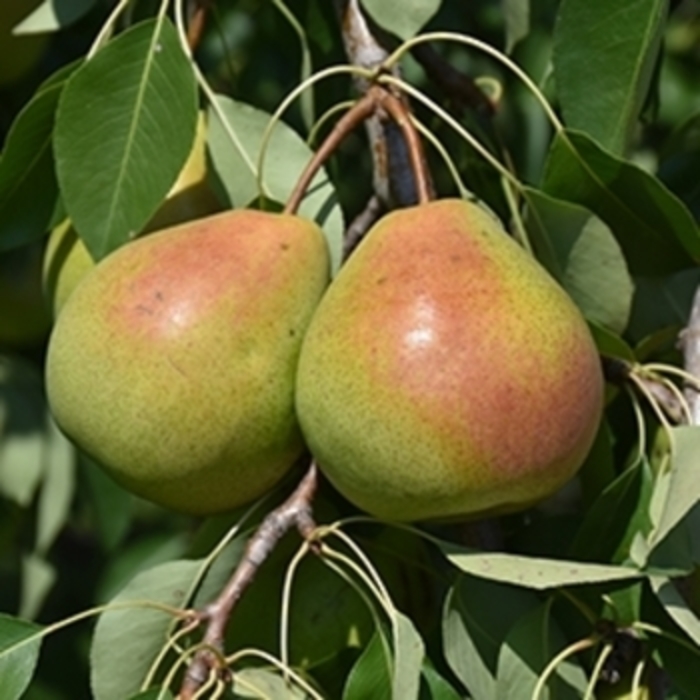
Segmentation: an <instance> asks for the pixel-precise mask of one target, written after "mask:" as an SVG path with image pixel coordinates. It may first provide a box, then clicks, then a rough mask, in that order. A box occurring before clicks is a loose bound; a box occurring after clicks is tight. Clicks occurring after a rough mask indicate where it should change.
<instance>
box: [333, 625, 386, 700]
mask: <svg viewBox="0 0 700 700" xmlns="http://www.w3.org/2000/svg"><path fill="white" fill-rule="evenodd" d="M391 697H392V695H391V658H390V650H389V649H388V642H387V640H386V639H385V638H384V637H383V632H382V631H381V630H377V631H376V632H375V634H374V636H373V637H372V639H371V640H370V642H369V644H367V646H366V647H365V648H364V650H363V652H362V654H361V655H360V658H359V659H358V660H357V661H356V663H355V665H354V666H353V667H352V669H351V671H350V673H349V674H348V677H347V680H346V682H345V688H344V690H343V700H365V698H372V699H373V700H390V698H391Z"/></svg>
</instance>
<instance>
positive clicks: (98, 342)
mask: <svg viewBox="0 0 700 700" xmlns="http://www.w3.org/2000/svg"><path fill="white" fill-rule="evenodd" d="M328 277H329V256H328V251H327V247H326V243H325V239H324V237H323V233H322V232H321V230H320V229H319V228H318V226H316V224H314V223H313V222H311V221H307V220H306V219H303V218H301V217H297V216H292V215H285V214H273V213H266V212H258V211H252V210H236V211H229V212H224V213H221V214H216V215H213V216H210V217H206V218H204V219H200V220H197V221H193V222H189V223H186V224H182V225H180V226H177V227H174V228H171V229H166V230H163V231H159V232H156V233H153V234H151V235H149V236H145V237H143V238H139V239H138V240H136V241H134V242H132V243H129V244H127V245H125V246H123V247H121V248H119V249H118V250H117V251H115V252H114V253H112V254H110V255H108V256H107V257H105V258H104V259H103V260H101V261H100V262H99V263H98V264H97V265H96V266H95V268H94V270H93V271H92V272H91V273H90V274H89V275H87V276H86V277H85V279H84V280H83V281H82V282H81V283H80V284H79V285H78V287H77V288H76V289H75V291H74V292H73V294H72V295H71V296H70V298H69V299H68V301H67V302H66V304H65V306H64V308H63V310H62V312H61V314H60V315H59V317H58V319H57V321H56V324H55V326H54V329H53V332H52V335H51V338H50V342H49V348H48V354H47V361H46V386H47V394H48V399H49V404H50V407H51V409H52V411H53V414H54V416H55V418H56V421H57V423H58V425H59V426H60V427H61V428H62V430H63V431H64V432H65V433H66V435H67V436H68V437H69V438H71V439H72V440H73V441H74V442H75V443H76V444H77V445H78V446H79V447H80V448H81V449H82V450H83V451H84V452H86V453H87V454H88V455H90V456H91V457H92V458H94V459H95V460H96V461H97V462H98V463H100V464H101V465H103V466H104V467H105V468H106V469H107V470H108V472H109V473H110V474H112V476H113V477H114V478H115V479H116V480H117V481H118V482H119V483H121V484H122V485H123V486H125V487H126V488H128V489H130V490H131V491H133V492H134V493H136V494H138V495H140V496H142V497H144V498H147V499H150V500H152V501H154V502H156V503H159V504H161V505H163V506H166V507H170V508H173V509H175V510H178V511H182V512H188V513H194V514H209V513H216V512H221V511H226V510H229V509H232V508H235V507H237V506H239V505H241V504H243V503H246V502H248V501H250V500H252V499H254V498H256V497H258V496H260V495H261V494H263V493H265V492H266V491H267V490H268V489H269V488H271V487H272V486H274V485H275V484H276V483H277V482H278V481H279V480H280V479H281V477H282V476H283V475H284V474H285V473H286V472H287V470H288V469H289V468H290V466H291V465H292V464H293V463H294V461H295V460H296V459H297V458H298V457H299V455H300V454H301V453H302V451H303V449H304V444H303V440H302V436H301V432H300V430H299V426H298V424H297V420H296V416H295V412H294V377H295V372H296V366H297V360H298V355H299V349H300V345H301V341H302V338H303V335H304V333H305V331H306V328H307V325H308V323H309V321H310V319H311V316H312V314H313V311H314V309H315V308H316V306H317V304H318V301H319V299H320V298H321V296H322V294H323V291H324V289H325V287H326V285H327V282H328Z"/></svg>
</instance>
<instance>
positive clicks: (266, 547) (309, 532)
mask: <svg viewBox="0 0 700 700" xmlns="http://www.w3.org/2000/svg"><path fill="white" fill-rule="evenodd" d="M317 480H318V476H317V469H316V465H315V463H314V462H312V463H311V465H310V466H309V469H308V471H307V472H306V474H305V475H304V477H303V478H302V480H301V481H300V482H299V485H298V486H297V487H296V489H294V492H293V493H292V494H291V495H290V496H289V498H287V500H286V501H285V502H284V503H282V505H280V506H279V507H277V508H276V509H275V510H273V511H272V512H271V513H268V515H267V516H266V517H265V519H264V520H263V521H262V523H261V524H260V527H259V528H258V529H257V531H256V532H255V534H254V535H253V536H252V537H251V538H250V540H249V541H248V544H247V545H246V548H245V551H244V553H243V557H242V558H241V561H240V562H239V563H238V566H237V567H236V570H235V571H234V572H233V575H232V576H231V578H230V579H229V582H228V583H227V584H226V586H225V587H224V589H223V590H222V591H221V593H220V594H219V596H218V598H217V599H216V600H215V601H214V602H213V603H210V604H209V605H207V606H206V607H205V608H204V609H203V610H201V611H198V612H197V614H196V615H197V617H198V618H199V620H200V621H202V622H206V623H207V627H206V630H205V632H204V636H203V638H202V645H203V648H202V649H201V650H200V651H198V652H197V653H196V654H195V655H194V658H193V659H192V662H191V663H190V665H189V667H188V669H187V672H186V673H185V677H184V679H183V682H182V686H181V688H180V694H179V695H178V698H179V700H193V698H194V697H195V695H196V693H197V692H198V691H199V690H200V689H201V687H202V684H203V683H205V682H206V681H207V679H208V678H209V677H210V673H211V671H212V669H216V667H217V666H218V665H219V663H220V662H219V656H218V655H217V653H216V652H217V651H223V645H224V635H225V633H226V626H227V625H228V621H229V618H230V617H231V613H232V611H233V608H234V606H235V605H236V602H237V601H238V600H239V599H240V597H241V595H243V592H244V591H245V590H246V588H248V586H249V585H250V584H251V583H252V581H253V579H254V578H255V574H256V573H257V572H258V569H259V568H260V566H261V565H262V563H263V562H264V561H265V560H266V559H267V557H268V556H269V555H270V553H271V552H272V551H273V550H274V548H275V546H276V545H277V543H278V542H279V541H280V539H282V537H283V536H284V535H285V534H286V533H287V532H289V530H291V529H292V528H293V527H296V529H297V530H298V531H299V533H300V534H301V536H302V537H303V538H304V539H306V540H310V539H312V537H313V533H314V531H315V529H316V522H315V521H314V518H313V513H312V501H313V498H314V494H315V493H316V486H317ZM219 670H220V671H221V672H224V669H219Z"/></svg>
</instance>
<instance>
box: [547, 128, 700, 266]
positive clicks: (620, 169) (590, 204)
mask: <svg viewBox="0 0 700 700" xmlns="http://www.w3.org/2000/svg"><path fill="white" fill-rule="evenodd" d="M542 189H543V190H544V191H545V192H546V193H547V194H549V195H551V196H552V197H556V198H558V199H564V200H567V201H570V202H575V203H577V204H580V205H582V206H584V207H586V208H587V209H590V210H591V211H592V212H593V213H595V214H596V215H597V216H598V217H600V218H601V219H602V220H603V221H604V222H605V223H606V224H607V225H608V226H609V227H610V230H611V231H612V233H613V235H614V236H615V238H616V239H617V241H618V243H619V244H620V247H621V248H622V251H623V253H624V254H625V258H626V259H627V265H628V266H629V269H630V271H631V272H632V273H633V274H642V275H659V274H664V273H667V272H674V271H676V270H679V269H682V268H684V267H689V266H690V265H691V264H692V263H693V261H698V260H700V232H699V231H698V227H697V225H696V223H695V222H694V221H693V218H692V216H691V215H690V213H689V212H688V210H687V209H686V207H685V205H684V204H683V203H682V202H681V201H680V200H678V199H677V198H676V197H675V196H674V195H673V194H672V193H671V192H670V191H669V190H667V189H666V188H665V187H664V185H663V184H662V183H661V182H660V181H659V180H658V179H657V178H655V177H653V176H652V175H649V174H648V173H646V172H645V171H644V170H642V169H641V168H639V167H638V166H636V165H633V164H632V163H629V162H627V161H624V160H621V159H619V158H616V157H615V156H613V155H612V154H610V153H608V152H606V151H605V150H604V149H603V148H601V147H600V146H599V145H598V144H596V143H595V141H593V140H591V139H590V138H589V137H588V136H586V135H585V134H583V133H580V132H576V131H565V132H563V133H559V134H557V136H556V138H555V139H554V142H553V144H552V147H551V149H550V152H549V156H548V159H547V165H546V170H545V176H544V184H543V187H542Z"/></svg>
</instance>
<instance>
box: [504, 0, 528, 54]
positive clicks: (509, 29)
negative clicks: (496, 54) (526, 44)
mask: <svg viewBox="0 0 700 700" xmlns="http://www.w3.org/2000/svg"><path fill="white" fill-rule="evenodd" d="M501 9H502V12H503V18H504V20H505V24H506V53H511V52H512V51H513V47H514V46H515V45H516V44H517V43H518V42H519V41H520V40H521V39H524V38H525V37H526V36H527V35H528V33H529V32H530V0H501Z"/></svg>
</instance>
